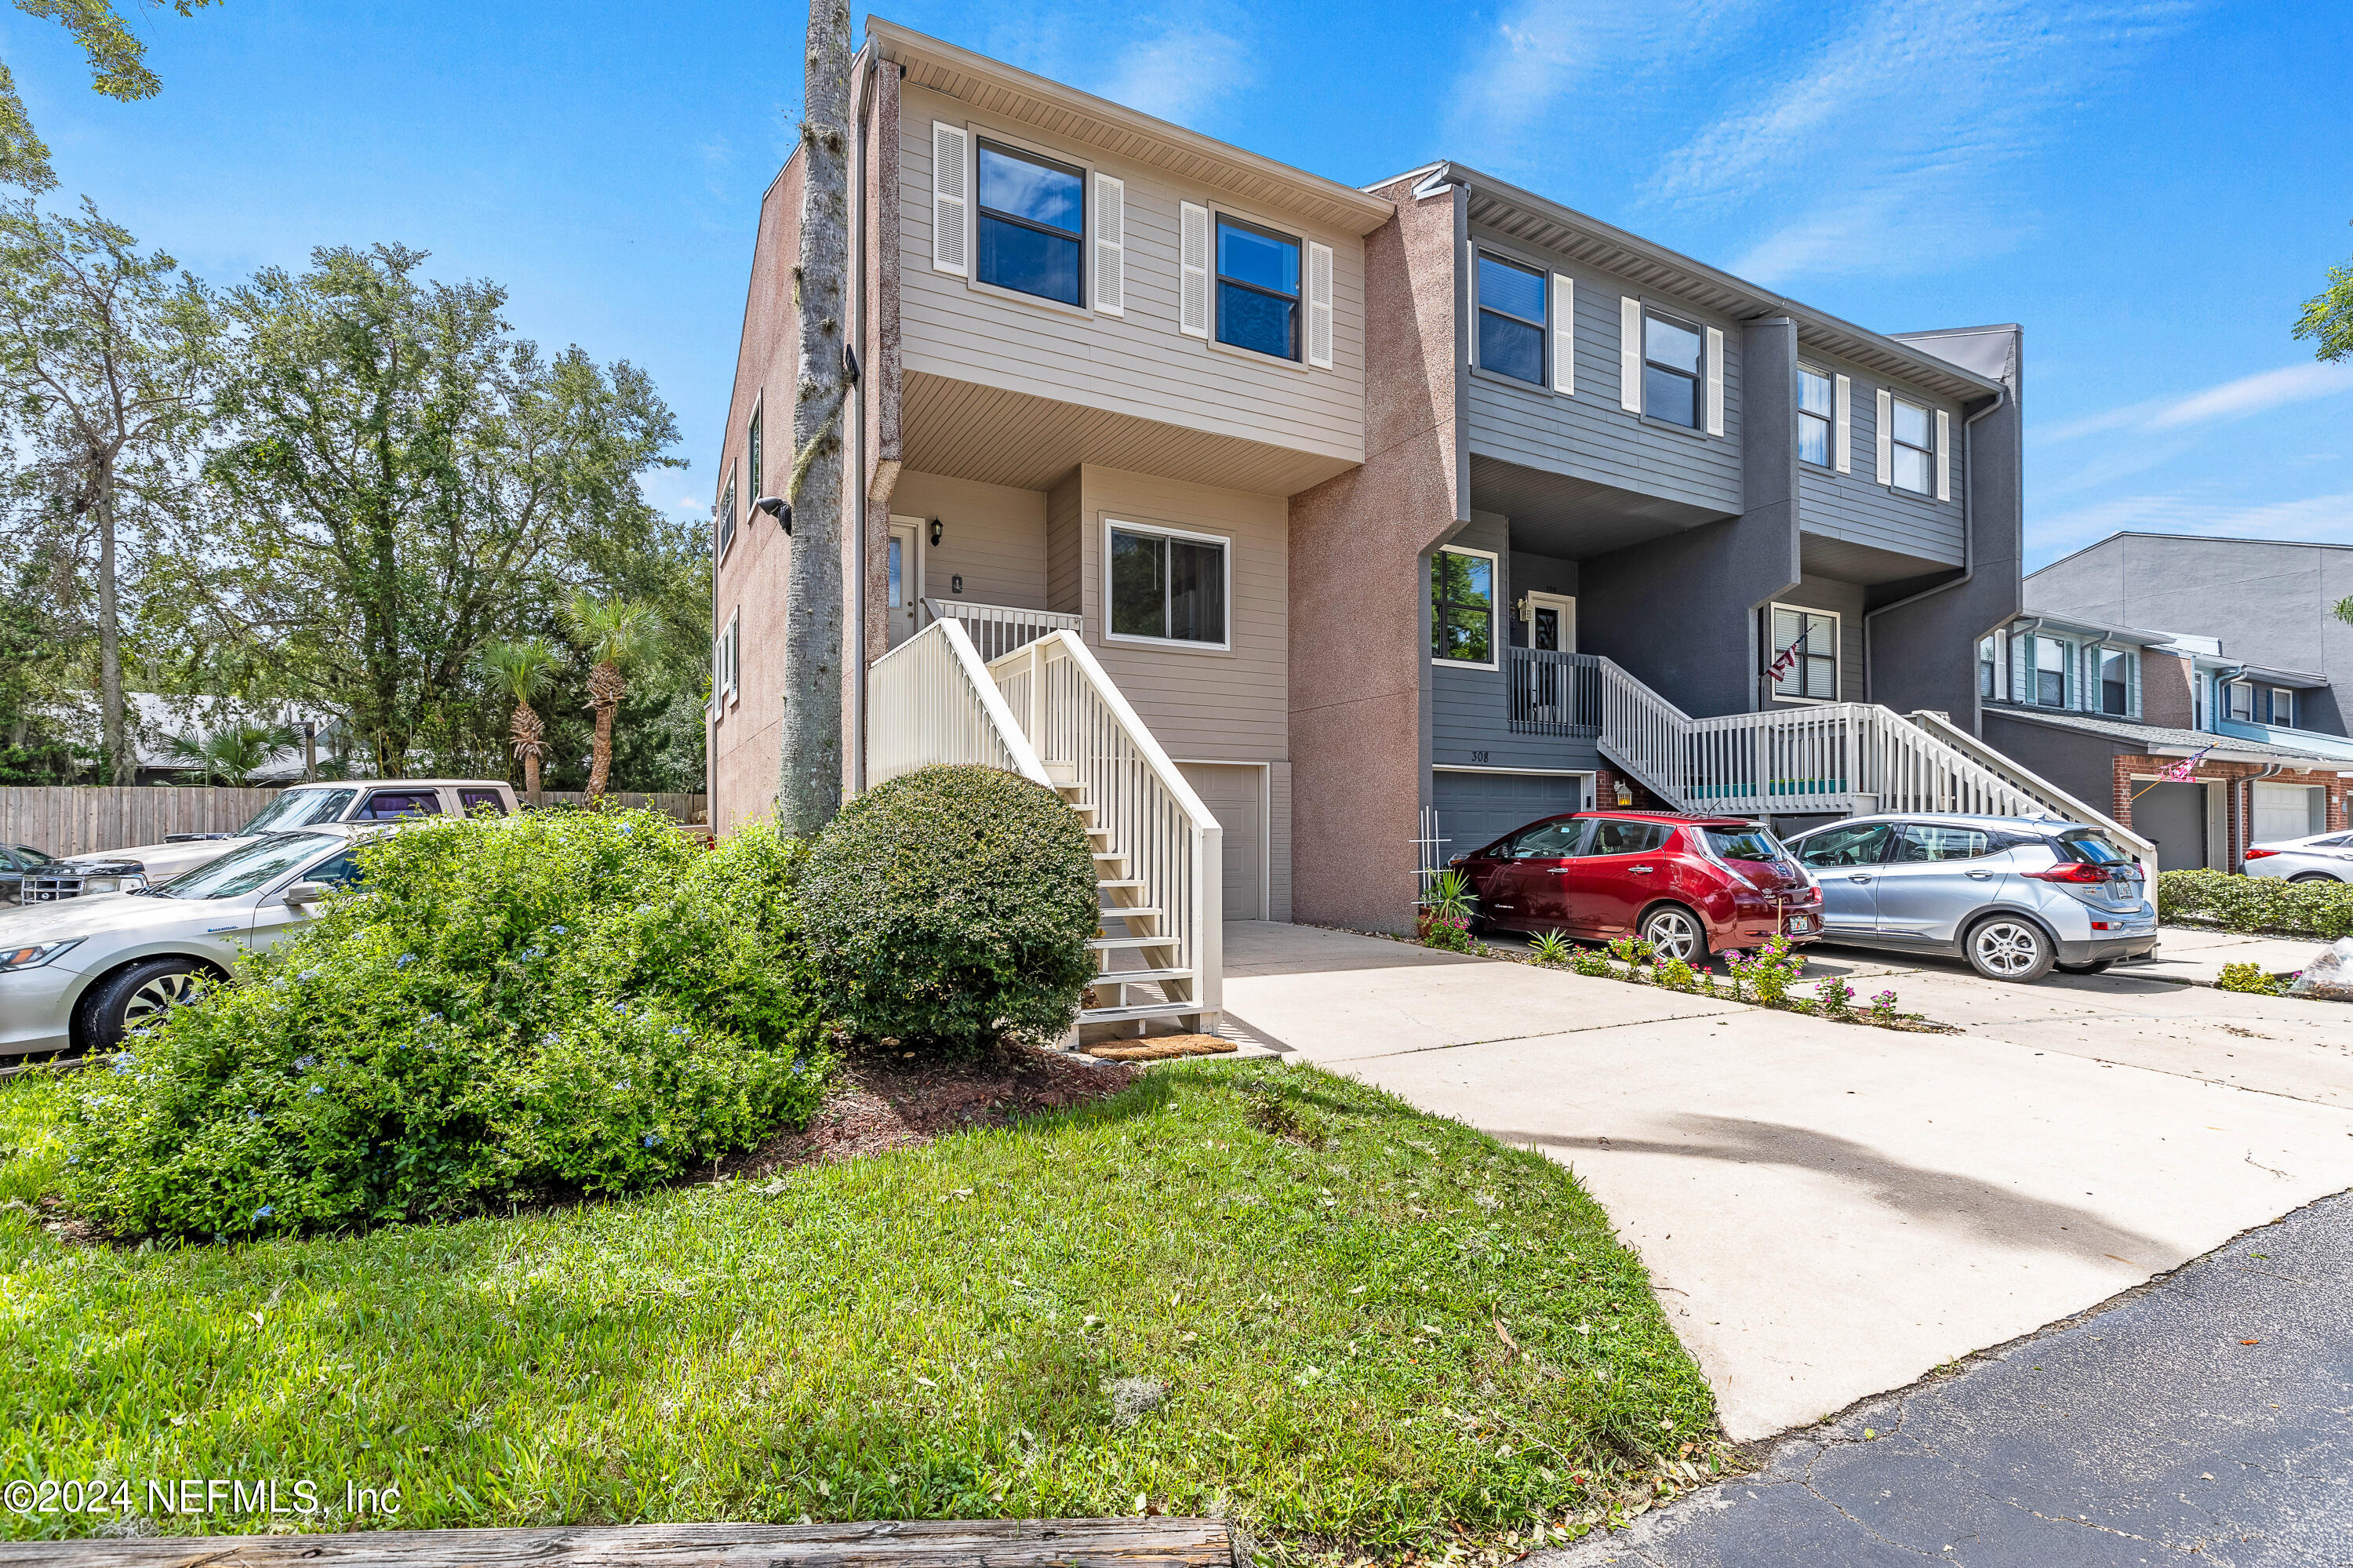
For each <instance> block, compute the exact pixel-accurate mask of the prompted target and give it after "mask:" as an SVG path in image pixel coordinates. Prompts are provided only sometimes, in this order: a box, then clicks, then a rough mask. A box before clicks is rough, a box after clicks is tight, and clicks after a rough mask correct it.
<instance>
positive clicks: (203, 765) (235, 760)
mask: <svg viewBox="0 0 2353 1568" xmlns="http://www.w3.org/2000/svg"><path fill="white" fill-rule="evenodd" d="M293 744H294V732H293V731H292V730H290V729H289V728H288V727H287V726H284V725H258V724H233V725H230V726H228V727H227V728H226V729H216V730H215V731H213V732H212V734H210V735H202V734H198V735H193V736H187V735H180V736H173V737H172V744H171V747H170V749H171V753H172V755H173V757H174V758H177V759H178V760H179V762H180V764H181V768H182V770H183V771H184V772H185V773H186V775H187V777H188V780H189V782H191V783H195V784H209V783H211V782H212V781H213V780H214V779H219V780H220V781H221V782H222V783H224V784H227V785H229V786H231V787H232V788H235V789H244V788H245V787H246V786H248V784H250V783H252V782H253V776H254V775H255V774H257V773H259V772H260V771H261V770H262V769H263V768H266V767H268V766H269V759H270V758H273V757H275V756H277V755H278V754H279V753H280V751H283V750H285V749H286V747H290V746H291V745H293Z"/></svg>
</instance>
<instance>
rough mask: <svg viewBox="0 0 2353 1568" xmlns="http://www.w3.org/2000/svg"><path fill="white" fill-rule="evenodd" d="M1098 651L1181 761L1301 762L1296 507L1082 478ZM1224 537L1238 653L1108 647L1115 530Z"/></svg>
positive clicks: (1096, 471)
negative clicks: (1294, 603)
mask: <svg viewBox="0 0 2353 1568" xmlns="http://www.w3.org/2000/svg"><path fill="white" fill-rule="evenodd" d="M1079 490H1080V517H1081V521H1082V526H1081V528H1080V530H1079V536H1080V544H1081V547H1082V577H1081V584H1082V596H1083V598H1082V602H1083V604H1084V605H1085V614H1086V628H1087V630H1086V637H1087V642H1088V645H1089V646H1090V647H1092V649H1093V650H1094V652H1095V657H1096V658H1098V659H1100V660H1101V661H1102V662H1103V670H1104V672H1105V673H1108V674H1109V675H1110V676H1111V678H1112V679H1113V681H1114V682H1116V683H1118V686H1119V689H1120V690H1121V691H1122V692H1124V694H1126V696H1127V700H1128V701H1129V702H1130V703H1132V704H1134V707H1135V711H1136V715H1137V716H1138V717H1140V718H1142V719H1143V720H1144V722H1145V725H1146V726H1148V727H1149V728H1150V729H1151V731H1152V733H1153V734H1154V736H1156V737H1158V739H1159V741H1160V744H1161V745H1162V746H1163V747H1166V749H1167V751H1168V754H1169V755H1170V756H1171V757H1184V758H1194V759H1197V760H1199V761H1203V762H1225V761H1233V762H1265V761H1269V760H1271V759H1273V758H1287V757H1289V756H1290V755H1291V753H1290V745H1291V724H1290V690H1291V664H1290V656H1291V620H1290V598H1289V591H1288V588H1287V587H1286V581H1287V574H1288V571H1289V562H1290V508H1289V506H1288V505H1287V504H1286V503H1285V502H1284V501H1283V499H1282V497H1281V496H1275V495H1253V494H1250V493H1248V492H1245V491H1239V490H1218V489H1213V488H1211V487H1210V486H1208V485H1199V484H1186V483H1183V482H1179V481H1176V480H1168V479H1158V478H1155V477H1153V476H1152V475H1149V474H1141V473H1129V472H1125V471H1122V470H1118V469H1103V468H1094V467H1092V466H1090V467H1086V468H1082V469H1081V470H1080V471H1079ZM1106 517H1111V518H1115V519H1118V520H1120V521H1122V522H1129V523H1146V524H1157V525H1158V526H1161V527H1165V528H1177V529H1182V530H1184V531H1186V532H1187V533H1193V534H1208V535H1218V536H1220V537H1223V538H1225V539H1226V540H1227V541H1228V548H1229V550H1230V551H1231V553H1232V571H1231V576H1230V581H1231V583H1232V585H1233V588H1232V592H1233V599H1232V602H1231V603H1230V604H1229V605H1228V606H1227V611H1226V627H1227V637H1228V641H1229V643H1230V647H1229V649H1227V650H1223V651H1220V650H1214V649H1207V648H1202V649H1195V648H1186V647H1180V646H1152V645H1146V644H1138V643H1134V642H1113V641H1109V640H1108V639H1106V638H1105V637H1104V636H1103V520H1104V518H1106Z"/></svg>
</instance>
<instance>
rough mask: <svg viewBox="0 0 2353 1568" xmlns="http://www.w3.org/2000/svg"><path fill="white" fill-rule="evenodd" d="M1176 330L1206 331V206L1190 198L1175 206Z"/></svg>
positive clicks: (1189, 334) (1192, 333)
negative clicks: (1194, 202) (1199, 205)
mask: <svg viewBox="0 0 2353 1568" xmlns="http://www.w3.org/2000/svg"><path fill="white" fill-rule="evenodd" d="M1176 274H1177V276H1176V330H1177V331H1178V332H1181V333H1183V334H1185V335H1186V336H1187V337H1207V336H1208V335H1209V209H1208V207H1196V206H1194V205H1193V204H1192V203H1191V202H1189V201H1188V202H1183V203H1180V204H1178V207H1177V210H1176Z"/></svg>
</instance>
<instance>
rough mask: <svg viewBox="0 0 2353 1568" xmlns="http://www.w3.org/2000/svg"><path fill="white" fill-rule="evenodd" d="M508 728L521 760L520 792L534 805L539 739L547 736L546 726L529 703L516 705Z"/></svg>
mask: <svg viewBox="0 0 2353 1568" xmlns="http://www.w3.org/2000/svg"><path fill="white" fill-rule="evenodd" d="M510 727H511V728H512V730H513V731H514V749H515V755H516V756H517V757H520V758H522V792H523V793H524V794H525V795H527V796H529V797H530V798H531V800H533V802H534V803H535V802H537V800H539V754H540V750H541V746H542V740H541V737H543V736H545V735H546V734H547V726H546V725H545V724H543V722H541V720H540V716H539V715H538V714H537V713H536V712H534V711H533V708H532V705H530V704H529V703H517V704H516V705H515V711H514V719H513V722H512V725H511V726H510Z"/></svg>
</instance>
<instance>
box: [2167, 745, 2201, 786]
mask: <svg viewBox="0 0 2353 1568" xmlns="http://www.w3.org/2000/svg"><path fill="white" fill-rule="evenodd" d="M2213 749H2214V747H2213V746H2212V744H2211V743H2209V744H2208V745H2206V746H2204V747H2200V749H2199V751H2198V753H2197V755H2196V756H2194V757H2185V758H2182V759H2181V760H2180V761H2179V762H2177V763H2175V764H2174V765H2173V766H2172V767H2170V768H2166V769H2165V770H2164V771H2163V772H2161V773H2159V774H2158V778H2159V779H2165V780H2166V781H2168V783H2173V784H2180V783H2185V782H2187V781H2188V780H2189V776H2190V775H2191V774H2193V773H2195V772H2197V771H2198V765H2199V764H2200V763H2201V762H2203V761H2205V760H2206V753H2208V752H2210V751H2211V750H2213Z"/></svg>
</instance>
